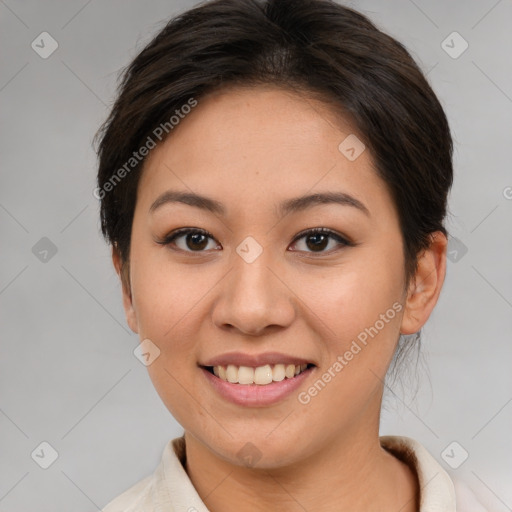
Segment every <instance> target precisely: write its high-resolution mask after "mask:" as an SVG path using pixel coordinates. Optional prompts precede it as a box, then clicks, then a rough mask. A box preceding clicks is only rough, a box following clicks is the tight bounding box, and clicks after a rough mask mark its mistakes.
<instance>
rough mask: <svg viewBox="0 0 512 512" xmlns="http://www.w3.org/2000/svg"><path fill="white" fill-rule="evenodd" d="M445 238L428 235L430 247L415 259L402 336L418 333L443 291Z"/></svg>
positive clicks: (441, 235)
mask: <svg viewBox="0 0 512 512" xmlns="http://www.w3.org/2000/svg"><path fill="white" fill-rule="evenodd" d="M447 243H448V241H447V238H446V236H445V235H444V233H442V232H441V231H435V232H434V233H432V234H431V244H430V247H428V248H427V249H425V250H424V251H423V253H422V254H421V255H420V256H419V257H418V265H417V269H416V273H415V275H414V276H413V278H412V279H411V284H410V286H409V290H408V293H407V299H406V302H405V308H404V315H403V317H402V324H401V327H400V333H401V334H414V333H416V332H418V331H419V330H420V329H421V328H422V327H423V325H425V323H426V321H427V320H428V318H429V316H430V314H431V313H432V310H433V309H434V306H435V305H436V303H437V300H438V298H439V294H440V293H441V289H442V287H443V283H444V278H445V274H446V247H447Z"/></svg>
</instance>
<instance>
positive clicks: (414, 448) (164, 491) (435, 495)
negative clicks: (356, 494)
mask: <svg viewBox="0 0 512 512" xmlns="http://www.w3.org/2000/svg"><path fill="white" fill-rule="evenodd" d="M380 442H381V446H382V447H383V448H384V449H385V450H387V451H389V452H390V453H392V454H393V455H394V456H395V457H397V458H399V459H400V460H402V461H403V462H405V463H407V464H408V465H409V466H410V467H411V468H412V469H413V470H414V471H415V472H416V475H417V478H418V481H419V487H420V509H419V512H456V509H455V491H454V486H453V483H452V480H451V479H450V477H449V475H448V473H447V472H446V471H445V470H444V469H443V468H442V467H441V466H440V465H439V463H438V462H437V461H436V460H435V459H434V457H433V456H432V455H431V454H430V453H429V452H428V451H427V450H426V449H425V448H424V447H423V446H422V445H421V444H420V443H419V442H417V441H415V440H414V439H411V438H409V437H403V436H381V437H380ZM185 463H186V451H185V437H184V436H181V437H177V438H175V439H173V440H171V441H169V442H168V443H167V445H166V446H165V448H164V451H163V455H162V459H161V461H160V464H159V465H158V467H157V468H156V470H155V472H154V473H153V474H152V475H149V476H147V477H146V478H144V479H143V480H141V481H140V482H138V483H137V484H135V485H134V486H132V487H131V488H130V489H128V490H127V491H125V492H124V493H123V494H121V495H120V496H118V497H117V498H115V499H114V500H113V501H111V502H110V503H109V504H108V505H107V506H106V508H104V509H103V512H209V510H208V509H207V508H206V505H205V504H204V503H203V501H202V500H201V498H200V497H199V494H198V493H197V491H196V489H195V487H194V486H193V484H192V482H191V480H190V478H189V477H188V475H187V473H186V471H185V469H184V467H185Z"/></svg>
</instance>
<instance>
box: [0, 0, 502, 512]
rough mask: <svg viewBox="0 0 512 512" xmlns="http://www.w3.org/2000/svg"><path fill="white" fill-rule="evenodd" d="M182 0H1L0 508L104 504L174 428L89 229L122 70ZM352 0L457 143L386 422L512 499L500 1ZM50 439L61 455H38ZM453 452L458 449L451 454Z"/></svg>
mask: <svg viewBox="0 0 512 512" xmlns="http://www.w3.org/2000/svg"><path fill="white" fill-rule="evenodd" d="M194 4H195V3H194V2H191V1H188V2H185V1H180V2H178V1H172V2H171V1H163V0H153V1H151V2H147V1H144V2H143V1H129V2H121V1H120V0H117V1H109V2H105V1H104V2H100V1H99V0H93V1H91V0H90V1H88V2H87V1H85V0H73V1H67V2H63V1H61V2H58V1H44V2H43V1H36V0H30V1H21V0H19V1H16V0H5V1H3V0H0V26H1V28H0V47H1V48H2V52H1V56H0V59H1V67H0V69H1V76H0V106H1V113H2V123H1V128H0V129H1V137H0V141H1V142H0V144H1V149H0V151H1V155H2V166H1V170H0V172H1V188H0V230H1V231H0V237H1V238H0V240H1V242H0V243H1V249H2V251H1V266H0V315H1V349H0V350H1V356H0V433H1V436H0V511H1V512H6V511H15V512H18V511H34V510H37V511H41V512H43V511H53V512H58V511H64V510H66V511H68V510H74V511H77V512H80V511H87V510H99V509H100V508H101V507H103V506H104V505H105V504H106V503H107V502H108V501H110V500H111V499H112V498H113V497H115V496H117V495H118V494H120V493H121V492H122V491H124V490H125V489H127V488H128V487H129V486H130V485H132V484H134V483H135V482H137V481H138V480H140V479H141V478H143V477H144V476H146V475H147V474H149V473H150V472H152V471H153V470H154V468H155V467H156V465H157V463H158V462H159V460H160V456H161V453H162V449H163V447H164V445H165V443H166V442H167V441H168V440H169V439H171V438H172V437H175V436H176V435H179V434H181V432H182V430H181V427H180V426H179V425H178V424H177V423H176V422H175V421H174V420H173V418H172V417H171V415H170V413H169V412H168V411H167V409H166V408H165V406H164V405H163V404H162V403H161V401H160V399H159V397H158V395H157V394H156V392H155V390H154V389H153V387H152V385H151V382H150V380H149V377H148V376H147V371H146V368H145V367H144V366H143V365H142V364H141V363H140V362H139V360H138V359H136V358H135V357H134V355H133V350H134V348H135V347H136V346H137V344H138V338H137V336H136V335H135V334H133V333H132V332H131V331H130V330H129V329H128V327H127V325H126V322H125V318H124V312H123V310H122V303H121V292H120V286H119V283H118V280H117V276H116V275H115V273H114V271H113V268H112V267H111V262H110V252H109V249H108V247H107V246H106V244H104V242H103V240H102V239H101V237H100V234H99V220H98V201H97V200H96V199H95V198H94V197H93V194H92V191H93V189H94V186H95V183H94V180H95V165H96V159H95V154H94V152H93V149H92V146H91V142H92V137H93V135H94V133H95V131H96V129H97V128H98V127H99V124H100V123H101V121H103V119H104V118H105V116H106V114H107V109H108V107H109V106H110V105H111V103H112V100H113V97H114V91H115V84H116V76H117V73H118V71H119V70H120V69H121V68H122V67H123V66H124V65H126V64H127V63H128V62H129V60H130V59H131V58H133V57H134V56H135V55H136V53H137V52H138V50H140V49H141V48H142V46H143V44H144V43H145V42H147V41H148V40H149V39H150V38H151V36H152V35H153V34H155V32H156V31H157V30H158V29H159V28H160V27H161V26H162V24H163V22H164V21H165V20H166V19H167V18H168V17H170V16H171V15H173V14H175V13H177V12H180V11H182V10H184V9H186V8H189V7H191V6H193V5H194ZM348 5H351V6H354V7H356V8H357V9H359V10H361V11H362V12H363V13H365V14H367V15H368V16H369V17H370V18H371V19H372V20H374V21H375V22H376V23H377V24H378V25H379V26H380V27H381V28H383V29H384V30H386V31H387V32H389V33H390V34H392V35H393V36H395V37H397V38H398V39H399V40H400V41H402V42H403V43H404V44H405V45H406V47H407V48H408V49H409V50H410V51H411V53H412V55H413V56H414V57H415V58H416V59H417V61H418V62H419V64H420V66H421V67H422V69H423V70H424V71H425V72H427V73H428V77H429V79H430V81H431V83H432V85H433V87H434V90H435V91H436V93H437V94H438V95H439V97H440V99H441V101H442V104H443V106H444V107H445V109H446V112H447V115H448V117H449V120H450V123H451V127H452V130H453V135H454V138H455V142H456V149H455V185H454V188H453V191H452V194H451V198H450V216H449V218H448V222H447V227H448V229H449V231H450V232H451V234H452V235H453V236H454V237H455V238H456V240H455V239H453V240H451V241H450V251H452V255H451V258H452V260H453V261H449V264H448V274H447V279H446V283H445V287H444V289H443V292H442V294H441V298H440V301H439V304H438V306H437V308H436V310H435V312H434V314H433V315H432V317H431V318H430V319H429V321H428V324H427V326H426V328H425V329H424V354H425V356H426V363H427V367H428V371H427V372H423V373H422V374H421V375H420V376H419V378H420V391H419V393H418V395H417V396H416V398H415V399H414V400H413V397H412V396H411V394H410V393H402V392H401V391H400V390H399V389H398V390H395V392H396V395H394V394H393V392H391V391H388V393H387V395H388V400H386V410H385V411H384V412H383V416H382V434H397V435H408V436H411V437H413V438H415V439H418V440H419V441H420V442H422V443H423V444H424V446H426V447H427V448H428V449H429V451H430V452H431V453H432V454H433V455H434V456H435V457H436V458H437V460H439V462H440V464H442V465H443V467H445V468H446V470H447V471H449V473H450V474H451V475H452V476H454V477H455V478H458V479H462V480H463V481H465V482H466V483H467V484H468V485H469V486H470V487H471V488H472V489H474V492H475V493H476V494H477V495H478V496H479V497H480V499H481V500H483V501H484V502H485V503H486V505H487V506H488V507H489V509H490V510H495V511H506V510H512V486H511V485H510V482H511V481H512V467H511V453H512V450H511V449H512V442H511V434H510V432H512V428H511V427H512V372H511V371H510V369H511V359H512V357H511V356H512V348H511V346H512V344H511V340H512V314H511V313H512V270H511V264H510V263H511V262H512V237H511V231H512V230H511V219H512V199H511V198H512V188H511V187H512V173H511V171H510V146H511V142H512V140H511V133H512V132H511V128H512V126H511V124H512V123H511V119H512V116H511V114H512V86H511V83H512V80H511V79H512V71H511V65H510V54H511V47H512V45H511V43H512V26H511V25H512V24H511V19H512V2H511V1H510V0H501V1H496V0H482V1H471V2H467V1H462V0H458V1H451V2H445V1H441V0H436V1H430V2H427V1H426V0H425V1H420V0H415V1H414V2H413V1H412V0H411V1H408V0H404V1H401V0H393V1H387V2H378V1H370V0H367V1H366V0H364V1H355V2H352V3H349V4H348ZM43 31H47V32H48V33H49V34H51V36H52V37H53V38H54V39H55V40H56V41H57V42H58V45H59V46H58V49H57V50H56V51H55V52H54V53H53V54H52V55H51V56H49V57H48V58H46V59H43V58H42V57H40V55H39V54H38V53H36V51H34V50H33V49H32V47H31V43H32V41H34V40H36V43H37V41H38V40H39V41H40V39H36V38H37V37H38V36H39V34H40V33H41V32H43ZM453 31H457V32H458V33H460V34H461V36H462V37H463V38H464V40H466V41H467V43H468V44H469V47H468V49H467V50H466V51H465V52H464V53H462V54H461V55H460V56H458V58H453V57H452V56H450V55H449V54H448V53H447V52H446V51H445V49H443V46H442V42H443V41H444V40H445V39H446V38H447V36H448V35H449V34H451V33H452V32H453ZM45 37H46V36H45ZM462 44H463V43H462V41H461V40H460V39H453V37H452V38H451V39H450V38H449V39H448V40H447V42H446V43H444V46H445V48H446V45H449V46H452V47H453V48H452V49H451V50H450V51H451V52H452V53H453V52H457V51H460V49H461V48H462V46H461V45H462ZM40 45H41V44H40ZM48 48H49V42H48V40H46V43H45V49H46V50H47V49H48ZM507 187H508V188H507ZM43 237H47V238H48V239H49V240H51V242H52V244H54V246H55V248H56V250H57V252H56V253H55V254H52V251H51V247H50V246H49V242H48V241H47V240H43V241H40V240H41V238H43ZM45 250H46V251H48V252H47V253H45V252H44V251H45ZM453 251H455V252H453ZM43 441H46V442H48V443H49V444H50V445H51V446H52V447H53V448H54V449H55V450H56V451H57V453H58V458H57V460H56V461H55V462H54V463H53V464H52V465H51V466H50V467H48V469H42V468H41V467H40V466H39V464H41V463H44V460H43V459H45V457H46V462H48V461H49V459H48V457H49V456H50V455H49V454H50V451H49V450H48V449H47V448H46V449H45V448H44V447H43V451H42V452H41V448H38V447H39V445H40V443H41V442H43ZM453 441H456V442H457V443H458V445H455V446H454V445H452V446H451V447H450V448H449V449H448V451H447V452H446V453H448V454H449V455H450V457H449V458H447V457H446V456H445V457H444V458H443V456H442V453H443V450H445V448H446V447H447V446H449V445H450V443H452V442H453ZM36 448H38V450H36ZM452 449H453V451H451V450H452ZM34 450H36V454H37V453H39V457H37V455H34V456H33V457H31V454H32V453H33V452H34ZM462 450H466V451H467V452H468V453H469V457H468V459H467V460H466V461H465V462H464V463H463V464H462V465H461V466H460V467H459V468H458V469H452V468H451V467H450V465H449V464H448V463H447V461H449V462H450V464H452V465H454V464H455V462H457V461H460V460H461V457H462V455H463V453H464V452H463V451H462ZM43 454H44V455H43ZM453 461H455V462H453Z"/></svg>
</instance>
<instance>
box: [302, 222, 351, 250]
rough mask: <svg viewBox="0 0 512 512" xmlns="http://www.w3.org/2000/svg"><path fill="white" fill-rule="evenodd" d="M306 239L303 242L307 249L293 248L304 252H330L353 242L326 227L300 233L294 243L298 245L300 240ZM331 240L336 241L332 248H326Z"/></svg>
mask: <svg viewBox="0 0 512 512" xmlns="http://www.w3.org/2000/svg"><path fill="white" fill-rule="evenodd" d="M302 239H304V241H305V243H304V244H303V245H304V246H305V247H306V249H305V250H304V249H293V250H296V251H304V252H317V253H328V252H332V251H333V250H337V248H338V249H339V248H340V246H351V245H352V244H351V243H350V242H348V241H347V240H345V239H344V238H343V237H341V236H340V235H338V234H337V233H335V232H334V231H331V230H330V229H326V228H318V229H310V230H308V231H304V232H302V233H300V234H299V235H298V236H297V237H296V238H295V240H294V245H297V242H298V241H299V240H302ZM330 241H335V243H334V244H331V249H329V250H327V251H326V250H325V249H326V248H327V247H328V246H329V242H330Z"/></svg>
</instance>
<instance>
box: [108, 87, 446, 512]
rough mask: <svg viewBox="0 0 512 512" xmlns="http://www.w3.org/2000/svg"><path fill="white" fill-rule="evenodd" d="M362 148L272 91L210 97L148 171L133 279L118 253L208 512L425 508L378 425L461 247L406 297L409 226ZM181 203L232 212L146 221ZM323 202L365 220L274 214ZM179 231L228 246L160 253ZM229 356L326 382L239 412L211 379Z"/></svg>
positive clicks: (340, 123)
mask: <svg viewBox="0 0 512 512" xmlns="http://www.w3.org/2000/svg"><path fill="white" fill-rule="evenodd" d="M352 133H355V131H354V129H352V128H351V127H350V124H349V123H348V121H346V120H340V118H339V116H337V117H335V116H334V114H333V112H332V110H330V109H329V106H328V105H325V104H323V103H321V102H319V101H317V100H314V99H312V98H307V97H303V96H300V95H298V94H297V93H295V92H291V91H285V90H282V89H278V88H275V87H270V86H269V87H263V86H258V87H257V88H252V89H250V88H231V89H225V90H223V91H220V92H215V93H213V94H210V95H208V96H207V97H203V98H201V99H200V101H199V103H198V106H197V107H195V108H194V109H193V111H192V112H191V113H190V114H189V115H187V116H186V118H185V119H184V120H182V121H181V122H180V124H179V125H178V126H177V127H176V128H175V129H174V130H173V132H172V134H171V136H170V137H168V138H167V139H166V140H165V141H164V142H163V143H162V144H160V145H159V146H157V147H156V148H155V149H154V150H153V151H152V152H151V154H150V155H149V157H148V159H147V161H146V164H145V168H144V172H143V175H142V177H141V180H140V183H139V189H138V197H137V204H136V208H135V216H134V221H133V229H132V239H131V252H130V265H129V268H128V266H126V265H125V266H124V267H123V262H122V261H121V260H120V258H119V255H118V254H117V252H116V251H115V250H113V262H114V265H115V268H116V270H117V272H118V274H119V275H120V277H121V278H122V284H123V303H124V308H125V311H126V318H127V321H128V324H129V326H130V328H131V329H132V330H133V331H134V332H136V333H138V334H139V337H140V339H141V340H144V339H146V338H149V339H150V340H151V341H152V342H153V343H154V344H155V345H157V346H158V347H159V349H160V351H161V353H160V356H159V357H158V358H157V359H156V360H155V361H154V362H153V363H152V364H151V365H150V366H148V371H149V374H150V377H151V379H152V382H153V384H154V386H155V388H156V390H157V392H158V393H159V395H160V397H161V398H162V400H163V402H164V403H165V405H166V406H167V408H168V409H169V411H170V412H171V413H172V415H173V416H174V417H175V418H176V420H177V421H178V422H179V423H180V424H181V425H182V426H183V428H184V430H185V439H186V454H187V463H186V471H187V473H188V475H189V477H190V479H191V481H192V483H193V484H194V486H195V488H196V489H197V491H198V493H199V495H200V496H201V497H202V498H203V500H204V501H205V503H206V505H207V507H208V508H209V510H211V511H212V512H231V511H235V510H236V511H241V510H242V511H246V510H247V511H249V510H250V511H263V510H265V511H267V510H283V511H290V512H291V511H302V510H304V509H305V510H308V511H311V512H313V511H317V512H329V511H339V510H365V511H379V512H385V511H393V512H396V510H401V511H402V512H413V511H416V510H417V509H418V498H417V496H418V482H417V478H416V475H415V474H414V473H413V471H411V469H410V468H409V467H408V466H407V465H405V464H404V463H402V462H400V461H399V460H398V459H397V458H395V457H394V456H393V455H391V454H390V453H388V452H387V451H385V450H384V449H383V448H382V447H381V446H380V443H379V415H380V408H381V401H382V393H383V380H384V377H385V374H386V371H387V369H388V366H389V364H390V362H391V359H392V356H393V353H394V351H395V348H396V344H397V341H398V337H399V334H400V333H403V334H411V333H414V332H417V331H418V330H419V329H420V328H421V327H422V326H423V325H424V323H425V322H426V321H427V319H428V317H429V315H430V313H431V311H432V310H433V308H434V306H435V304H436V302H437V300H438V296H439V293H440V291H441V288H442V284H443V281H444V277H445V269H446V244H447V240H446V237H445V236H444V235H443V234H442V233H440V232H436V233H434V234H433V236H432V244H431V246H430V248H429V249H428V250H426V251H424V253H422V254H421V255H420V257H419V261H418V268H417V272H416V275H415V276H414V279H412V280H411V282H410V284H409V286H406V283H405V278H404V257H403V252H402V251H403V248H402V237H401V231H400V228H399V222H398V215H397V211H396V208H395V205H394V203H393V201H392V199H391V195H390V194H389V191H388V189H387V187H386V185H385V183H384V182H383V181H382V180H381V179H380V178H379V177H378V175H377V174H376V172H375V171H374V169H373V164H372V159H371V155H370V152H369V150H365V151H364V152H363V153H362V154H361V155H360V156H359V157H358V158H357V159H356V160H355V161H349V160H348V159H347V158H346V157H345V156H344V155H343V154H342V153H341V152H340V151H339V150H338V146H339V144H340V142H342V141H343V140H344V139H345V137H347V135H349V134H352ZM169 189H175V190H180V191H185V192H191V191H193V192H195V193H199V194H202V195H206V196H208V197H210V198H213V199H215V200H217V201H220V202H222V203H223V205H224V206H225V208H226V215H225V216H220V215H217V214H213V213H211V212H208V211H203V210H201V209H199V208H197V207H193V206H190V205H185V204H179V203H172V204H171V203H169V204H165V205H163V206H161V207H160V208H158V209H157V210H156V211H155V212H154V213H153V214H151V213H149V209H150V206H151V204H152V203H153V201H155V199H156V198H157V197H158V196H159V195H160V194H162V193H163V192H165V191H166V190H169ZM320 191H340V192H345V193H349V194H350V195H352V196H353V197H355V198H357V199H358V200H359V201H361V202H362V203H363V204H364V205H365V206H366V207H367V209H368V210H369V215H365V214H364V213H363V212H361V211H359V210H358V209H356V208H354V207H350V206H343V205H338V204H323V205H316V206H314V207H311V208H308V209H307V210H304V211H299V212H294V213H289V214H288V215H285V216H278V215H276V212H275V210H274V206H275V205H276V204H277V203H279V202H281V201H283V200H285V199H289V198H293V197H297V196H300V195H303V194H307V193H312V192H320ZM182 227H193V228H197V229H199V228H202V229H205V230H207V231H209V232H210V233H211V234H212V235H213V237H214V238H213V239H208V240H209V242H208V244H207V246H205V247H204V249H202V250H203V252H197V250H196V252H194V248H195V247H197V246H195V245H194V244H193V243H192V244H190V241H189V245H187V243H186V242H187V239H186V236H182V237H181V238H179V239H178V240H176V241H175V244H177V245H175V246H174V249H173V246H172V245H170V246H165V245H160V244H158V243H156V242H155V240H157V239H162V238H163V237H165V236H166V235H167V234H169V233H170V232H171V231H173V230H176V229H178V228H182ZM315 227H320V228H321V227H325V228H329V229H331V230H333V231H334V232H335V233H339V234H340V235H342V236H344V237H346V238H348V239H349V240H350V241H352V242H354V243H355V244H356V245H354V246H343V245H339V244H338V243H337V242H336V240H335V239H333V238H328V239H327V240H328V242H326V244H327V243H328V245H326V246H325V247H324V248H323V249H322V250H321V251H320V252H316V251H315V250H314V247H313V248H311V246H312V244H311V243H309V244H308V243H307V242H308V240H309V241H310V242H311V238H309V239H308V237H303V238H301V239H300V240H296V241H294V239H295V238H296V235H297V234H298V233H299V232H300V231H302V230H304V229H309V228H315ZM247 236H252V237H253V238H254V239H255V240H256V241H257V242H258V243H259V244H260V245H261V247H262V248H263V252H262V253H261V255H260V256H259V257H258V258H257V259H256V260H255V261H254V262H252V263H247V262H246V261H245V260H244V259H242V258H241V257H240V256H239V254H238V253H237V252H236V248H237V246H238V245H239V244H240V243H241V242H242V240H244V239H245V238H246V237H247ZM180 248H181V251H180V250H179V249H180ZM187 251H188V252H187ZM322 251H323V252H322ZM396 302H398V303H400V304H401V305H403V309H402V310H401V311H400V312H399V313H398V314H397V315H396V316H395V317H394V318H393V319H392V320H389V322H388V323H386V325H385V327H384V328H383V329H381V330H380V331H379V333H378V335H376V336H375V337H374V338H370V341H369V342H368V344H367V346H365V347H364V349H363V350H361V352H359V353H358V354H357V356H355V357H354V359H353V360H352V361H350V362H349V363H348V364H347V366H346V367H344V369H343V370H342V371H341V372H339V373H338V374H337V375H336V377H335V378H333V379H332V381H331V382H330V383H328V385H326V386H325V388H324V389H323V390H322V391H321V392H320V393H318V394H317V395H316V396H315V397H314V398H313V399H312V400H311V401H310V402H309V403H308V404H306V405H303V404H301V403H299V401H298V400H297V394H298V392H299V391H304V390H307V388H308V387H310V386H311V385H312V384H313V383H314V381H316V380H317V379H318V378H319V377H320V376H321V375H322V373H324V372H325V371H327V369H328V368H329V367H331V366H332V365H333V363H334V362H335V361H336V358H337V356H338V355H340V354H344V353H345V351H346V350H347V349H348V348H349V347H350V344H351V342H352V340H354V339H356V338H357V335H358V334H359V333H360V332H361V331H363V330H364V329H365V328H367V327H370V326H373V325H374V324H375V322H376V320H377V319H379V315H380V314H383V313H385V312H386V311H387V310H388V309H389V308H391V307H392V305H393V303H396ZM233 351H240V352H246V353H250V354H259V353H262V352H267V351H279V352H283V353H286V354H293V355H296V356H299V357H303V358H305V359H307V360H308V361H311V362H314V363H315V364H316V365H317V368H315V369H314V370H313V372H311V375H310V376H309V377H308V380H307V381H306V382H305V383H304V384H303V386H302V387H301V388H300V389H299V390H298V392H297V393H295V392H294V393H292V395H291V396H290V397H288V398H286V399H284V400H282V401H281V402H279V403H277V404H274V405H272V406H266V407H244V406H239V405H235V404H233V403H231V402H228V401H226V400H225V399H224V398H222V397H220V396H219V395H218V394H217V393H216V391H215V390H213V388H212V387H211V386H210V385H208V384H207V382H206V380H205V379H204V376H203V374H202V371H201V370H200V369H199V368H198V366H197V365H198V362H204V361H206V360H207V359H209V358H212V357H214V356H217V355H220V354H224V353H227V352H233ZM247 442H251V443H252V444H253V445H254V446H255V447H256V448H257V450H258V454H259V459H258V461H257V463H256V464H255V465H254V466H253V467H246V466H245V465H244V463H243V461H241V460H240V458H239V457H238V456H237V453H238V452H239V450H240V449H241V448H242V447H244V445H245V444H246V443H247Z"/></svg>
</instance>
